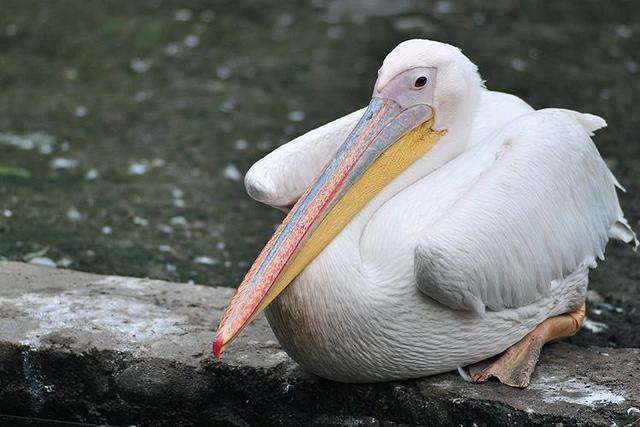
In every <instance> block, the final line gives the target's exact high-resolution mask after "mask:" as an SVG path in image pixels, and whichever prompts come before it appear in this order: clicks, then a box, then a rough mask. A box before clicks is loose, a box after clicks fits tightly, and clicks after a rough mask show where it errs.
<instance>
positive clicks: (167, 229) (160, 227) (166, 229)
mask: <svg viewBox="0 0 640 427" xmlns="http://www.w3.org/2000/svg"><path fill="white" fill-rule="evenodd" d="M158 230H160V231H161V232H162V233H164V234H171V233H173V227H171V226H170V225H167V224H160V225H158Z"/></svg>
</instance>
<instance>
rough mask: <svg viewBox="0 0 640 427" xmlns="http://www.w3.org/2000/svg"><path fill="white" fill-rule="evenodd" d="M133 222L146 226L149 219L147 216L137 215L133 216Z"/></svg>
mask: <svg viewBox="0 0 640 427" xmlns="http://www.w3.org/2000/svg"><path fill="white" fill-rule="evenodd" d="M133 223H134V224H136V225H140V226H142V227H146V226H148V225H149V220H147V219H146V218H142V217H139V216H136V217H134V218H133Z"/></svg>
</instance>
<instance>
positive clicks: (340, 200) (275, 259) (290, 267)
mask: <svg viewBox="0 0 640 427" xmlns="http://www.w3.org/2000/svg"><path fill="white" fill-rule="evenodd" d="M480 87H481V82H480V78H479V76H478V74H477V70H476V67H475V65H473V64H472V63H471V62H470V61H469V60H468V59H467V58H466V57H465V56H464V55H463V54H462V53H461V52H460V50H459V49H457V48H455V47H453V46H450V45H447V44H444V43H438V42H434V41H429V40H409V41H406V42H403V43H401V44H400V45H398V46H397V47H396V48H395V49H394V50H393V51H392V52H391V53H389V55H388V56H387V57H386V58H385V60H384V63H383V65H382V67H381V68H380V70H379V71H378V79H377V81H376V83H375V86H374V90H373V96H372V99H371V102H370V104H369V106H368V107H367V109H366V111H365V113H364V115H363V116H362V118H361V119H360V121H359V122H358V124H357V125H356V127H355V128H354V129H353V131H352V132H351V133H350V135H349V136H348V137H347V138H346V140H345V141H344V143H343V144H342V145H341V146H340V148H339V149H338V151H337V152H336V154H335V156H334V157H333V158H332V159H331V160H330V162H329V163H328V164H327V166H326V167H325V169H324V171H323V172H322V173H321V174H320V175H319V176H318V177H317V178H316V180H315V182H314V183H313V184H312V185H311V186H310V187H309V188H308V190H307V191H306V192H305V193H304V194H303V195H302V197H300V199H299V200H298V202H297V203H296V204H295V205H294V206H293V208H292V209H291V211H290V212H289V214H288V215H287V217H286V218H285V219H284V221H283V222H282V224H281V225H280V226H279V227H278V229H277V230H276V232H275V233H274V235H273V236H272V237H271V239H270V240H269V241H268V243H267V244H266V246H265V247H264V249H263V250H262V252H261V253H260V255H259V256H258V258H257V259H256V261H255V262H254V264H253V265H252V267H251V268H250V270H249V272H248V273H247V275H246V276H245V278H244V280H243V281H242V283H241V284H240V286H239V287H238V290H237V291H236V293H235V294H234V296H233V298H232V299H231V302H230V303H229V306H228V307H227V309H226V310H225V312H224V314H223V316H222V319H221V321H220V326H219V328H218V331H217V333H216V337H215V340H214V343H213V352H214V354H215V355H216V357H218V356H219V355H220V353H221V352H222V349H223V348H224V347H225V346H226V345H227V344H228V343H229V342H230V341H231V340H232V339H233V338H234V337H235V336H237V334H238V333H239V332H240V331H241V330H242V328H243V327H244V326H246V325H247V324H248V323H249V322H250V321H251V319H253V318H254V317H255V316H256V315H257V314H258V313H260V312H261V311H262V310H263V309H264V308H265V307H266V306H267V305H269V303H271V301H273V300H274V299H275V298H276V297H277V296H278V295H279V294H280V293H281V292H282V291H283V290H284V289H285V287H286V286H288V285H289V284H290V283H291V282H292V281H293V280H294V279H295V277H296V276H297V275H298V274H299V273H300V272H301V271H302V270H303V269H304V268H305V267H306V266H307V265H308V264H309V263H310V262H311V261H312V260H313V259H314V258H315V257H316V256H317V255H318V254H319V253H320V252H321V251H322V250H323V249H324V248H325V247H326V246H327V245H328V244H329V243H330V242H331V240H332V239H333V238H334V237H335V236H336V235H337V234H338V233H340V232H341V230H342V229H343V228H344V227H345V226H346V225H347V224H348V223H349V221H350V220H351V219H352V218H353V217H354V216H355V215H356V214H357V213H358V212H359V211H360V210H361V209H362V208H363V207H364V206H365V205H366V204H367V202H369V201H370V200H371V199H372V198H373V197H374V196H375V195H376V194H378V193H379V192H380V190H382V189H383V188H384V187H385V186H387V185H388V184H389V183H390V182H391V181H393V180H394V179H395V178H396V177H397V176H398V175H400V174H401V173H402V172H403V171H404V170H406V169H407V168H408V167H409V166H411V165H412V164H413V163H414V162H415V161H416V160H418V159H420V158H422V157H424V156H429V155H430V154H429V152H430V150H432V149H433V148H434V147H435V148H440V147H437V146H440V145H441V144H445V145H447V146H449V147H448V148H446V150H445V151H448V152H449V153H450V154H451V153H459V152H460V151H461V150H462V149H464V141H466V138H442V139H441V137H442V136H443V135H444V134H445V133H447V132H448V130H449V129H452V130H453V129H454V128H455V129H457V130H462V131H464V129H466V128H468V127H470V126H464V120H469V118H470V114H471V113H470V111H471V110H472V109H473V108H474V107H475V105H474V102H472V101H471V100H472V99H475V92H477V91H479V89H480ZM468 124H469V123H467V125H468ZM456 145H457V147H456ZM434 151H435V150H434ZM440 152H442V150H440Z"/></svg>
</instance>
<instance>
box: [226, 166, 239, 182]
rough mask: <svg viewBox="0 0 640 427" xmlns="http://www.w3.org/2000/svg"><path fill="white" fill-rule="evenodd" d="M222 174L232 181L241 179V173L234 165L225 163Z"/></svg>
mask: <svg viewBox="0 0 640 427" xmlns="http://www.w3.org/2000/svg"><path fill="white" fill-rule="evenodd" d="M222 175H223V176H224V177H225V178H227V179H230V180H232V181H240V180H241V179H242V174H241V173H240V171H239V170H238V168H237V167H235V166H234V165H227V166H226V167H225V168H224V170H223V171H222Z"/></svg>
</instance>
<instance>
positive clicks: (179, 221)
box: [169, 216, 188, 226]
mask: <svg viewBox="0 0 640 427" xmlns="http://www.w3.org/2000/svg"><path fill="white" fill-rule="evenodd" d="M169 222H170V223H171V225H183V226H185V225H187V224H188V221H187V219H186V218H185V217H183V216H174V217H173V218H171V219H170V220H169Z"/></svg>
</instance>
